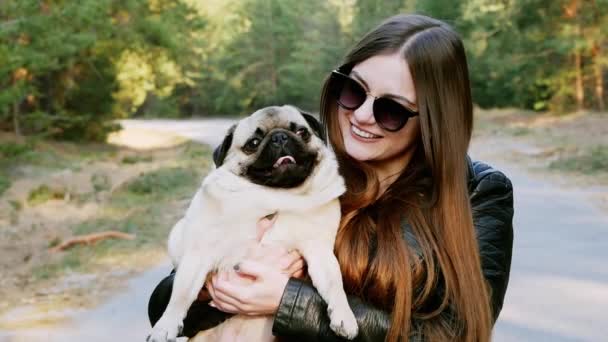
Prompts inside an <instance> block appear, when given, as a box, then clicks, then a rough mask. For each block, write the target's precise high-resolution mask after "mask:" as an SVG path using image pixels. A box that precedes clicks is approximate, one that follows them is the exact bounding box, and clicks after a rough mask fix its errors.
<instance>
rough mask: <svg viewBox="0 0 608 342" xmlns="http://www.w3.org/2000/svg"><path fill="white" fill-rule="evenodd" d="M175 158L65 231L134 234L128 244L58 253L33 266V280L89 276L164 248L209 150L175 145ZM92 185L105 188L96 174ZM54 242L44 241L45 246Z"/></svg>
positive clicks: (121, 242) (101, 244)
mask: <svg viewBox="0 0 608 342" xmlns="http://www.w3.org/2000/svg"><path fill="white" fill-rule="evenodd" d="M175 155H177V157H176V160H175V161H174V162H172V163H171V164H172V165H171V166H166V167H161V168H159V169H157V170H155V171H151V172H147V173H142V174H140V175H139V176H137V177H135V178H134V179H132V180H131V181H129V182H127V183H125V184H124V185H122V186H120V187H119V188H118V189H116V190H114V191H113V192H112V193H111V195H110V196H109V198H108V199H107V201H106V202H105V203H104V205H103V207H102V208H101V210H100V212H99V214H98V215H97V216H96V217H94V218H92V219H89V220H87V221H84V222H80V223H78V224H75V225H74V226H72V227H71V230H72V233H73V235H74V236H77V235H84V234H89V233H94V232H100V231H104V230H117V231H121V232H125V233H129V234H134V235H135V236H136V238H135V239H134V240H119V239H106V240H102V241H99V242H98V243H96V244H94V245H89V246H83V245H79V246H75V247H73V248H71V249H68V250H66V251H64V252H62V254H63V255H62V256H61V257H59V258H57V259H55V260H52V261H51V260H50V261H49V263H48V264H46V265H43V266H39V267H36V268H35V269H34V270H33V275H34V277H35V278H36V279H39V280H48V279H56V278H57V277H60V276H61V275H63V274H65V273H66V272H68V271H80V272H89V271H91V270H93V269H95V267H96V265H97V264H98V263H99V262H100V260H103V259H104V258H111V257H112V256H115V255H118V254H124V255H130V254H133V253H137V252H138V251H143V250H146V249H149V248H158V249H164V248H166V247H165V246H166V240H167V236H168V233H169V230H170V229H171V227H172V226H173V224H175V222H176V215H177V216H179V215H180V214H181V213H183V210H185V208H181V207H180V206H181V202H182V201H183V200H187V199H188V198H190V197H191V196H192V195H193V194H194V192H195V191H196V189H197V188H198V185H199V184H200V181H201V179H202V176H203V173H204V172H206V170H208V169H209V168H210V165H211V162H210V160H211V153H210V151H209V150H208V149H207V148H205V147H202V146H200V145H198V144H192V143H186V144H184V145H183V146H181V147H178V151H176V153H175ZM121 162H122V161H121ZM142 162H145V161H142ZM92 182H93V185H94V188H106V187H107V186H108V185H107V184H106V183H105V181H104V180H103V177H101V176H99V177H97V178H96V179H95V180H93V179H92ZM95 184H98V185H95ZM60 242H61V241H58V240H53V241H50V242H49V247H52V246H55V245H57V244H59V243H60Z"/></svg>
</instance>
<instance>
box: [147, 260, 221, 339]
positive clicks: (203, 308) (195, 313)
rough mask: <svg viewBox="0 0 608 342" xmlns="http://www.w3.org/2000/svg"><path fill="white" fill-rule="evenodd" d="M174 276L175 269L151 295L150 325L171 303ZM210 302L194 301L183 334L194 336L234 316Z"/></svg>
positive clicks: (149, 308) (149, 304)
mask: <svg viewBox="0 0 608 342" xmlns="http://www.w3.org/2000/svg"><path fill="white" fill-rule="evenodd" d="M174 277H175V270H173V271H172V272H171V274H169V275H168V276H167V277H165V278H164V279H163V280H161V282H160V283H159V284H158V285H157V286H156V288H155V289H154V291H153V292H152V295H151V296H150V301H149V302H148V318H149V319H150V325H152V326H154V324H156V322H157V321H158V320H159V319H160V317H161V316H162V315H163V313H164V312H165V309H166V308H167V304H169V299H170V298H171V291H172V289H173V278H174ZM208 303H209V301H199V300H196V301H194V303H192V305H191V306H190V308H189V309H188V313H187V314H186V318H184V330H183V332H182V334H183V336H187V337H193V336H194V335H196V334H197V333H198V332H199V331H202V330H207V329H210V328H213V327H215V326H216V325H218V324H220V323H222V322H223V321H225V320H226V319H228V318H229V317H231V316H232V315H231V314H227V313H225V312H222V311H219V310H217V309H216V308H213V307H210V306H209V305H208Z"/></svg>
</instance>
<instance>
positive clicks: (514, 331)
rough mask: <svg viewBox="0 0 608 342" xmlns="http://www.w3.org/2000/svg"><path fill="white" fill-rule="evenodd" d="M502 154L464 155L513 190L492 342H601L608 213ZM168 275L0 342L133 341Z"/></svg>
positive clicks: (207, 136) (195, 134) (606, 317)
mask: <svg viewBox="0 0 608 342" xmlns="http://www.w3.org/2000/svg"><path fill="white" fill-rule="evenodd" d="M230 124H231V121H230V120H222V119H218V120H212V121H202V120H198V121H185V122H183V121H179V122H178V121H170V120H159V121H152V122H142V121H133V120H129V121H126V122H125V125H126V126H127V127H128V126H129V125H131V127H139V128H148V129H156V130H159V131H165V132H172V133H177V134H181V135H184V136H186V137H188V138H191V139H194V140H197V141H201V142H203V143H209V144H211V145H217V144H219V143H220V142H221V140H222V137H223V135H224V133H225V131H226V130H227V128H228V127H229V126H230ZM507 148H509V147H508V146H505V145H504V144H497V145H488V144H487V143H486V142H484V144H479V143H477V144H475V143H474V144H473V147H472V150H471V155H472V156H473V158H480V159H483V160H486V161H488V162H490V163H491V164H493V165H494V166H496V167H498V168H500V169H501V170H503V171H504V172H505V173H506V174H507V175H508V176H509V177H510V178H511V180H512V182H513V184H514V188H515V244H514V246H515V247H514V252H513V264H512V271H511V281H510V284H509V288H508V291H507V297H506V301H505V306H504V308H503V311H502V314H501V316H500V319H499V321H498V323H497V325H496V328H495V334H494V341H497V342H516V341H517V342H520V341H531V342H537V341H552V342H561V341H563V342H566V341H608V313H607V311H608V214H606V212H602V211H600V210H599V209H598V207H597V206H596V205H595V204H594V203H593V202H591V200H590V196H589V194H588V193H586V192H584V191H577V192H574V191H571V190H566V189H562V188H560V186H559V185H558V184H556V183H552V182H550V181H549V180H545V179H539V178H537V176H533V175H531V174H529V173H528V172H526V171H525V170H524V169H523V168H521V167H519V166H517V165H514V164H510V163H507V162H505V161H504V160H503V159H504V158H501V157H500V154H501V149H503V150H505V149H507ZM517 148H522V146H518V147H517ZM523 148H525V147H523ZM596 191H598V190H597V189H596ZM599 191H605V189H599ZM168 269H169V266H168V265H165V266H161V267H159V268H157V269H155V270H151V271H149V272H148V273H146V274H144V275H142V276H141V277H139V278H137V279H134V280H133V281H132V282H131V284H130V289H129V290H127V291H125V292H122V293H121V294H119V295H117V296H116V297H115V298H114V299H112V300H111V301H109V302H108V303H107V304H105V305H103V306H101V307H100V308H98V309H96V310H94V311H92V312H89V313H87V314H85V315H82V316H80V317H79V318H78V319H77V320H76V321H74V322H73V324H70V325H66V326H64V327H61V328H59V329H55V330H53V331H52V332H48V331H46V332H41V331H38V332H36V331H28V332H27V333H25V332H19V333H15V332H10V333H6V332H5V333H4V335H2V332H0V341H2V342H4V341H11V342H13V341H15V342H16V341H111V342H114V341H116V340H120V341H141V340H143V338H142V336H144V335H145V334H146V332H147V331H148V323H147V318H146V311H145V310H146V304H147V296H148V294H149V293H150V292H151V290H152V288H151V287H152V286H153V285H154V284H155V282H157V281H158V279H160V277H161V276H162V275H164V274H166V273H167V272H168ZM3 336H4V337H3ZM9 336H13V337H12V338H10V337H9ZM20 336H21V337H20Z"/></svg>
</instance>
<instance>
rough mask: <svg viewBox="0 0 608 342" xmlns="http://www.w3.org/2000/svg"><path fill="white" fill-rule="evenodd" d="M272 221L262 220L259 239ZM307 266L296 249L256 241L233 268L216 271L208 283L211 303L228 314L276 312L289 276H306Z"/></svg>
mask: <svg viewBox="0 0 608 342" xmlns="http://www.w3.org/2000/svg"><path fill="white" fill-rule="evenodd" d="M264 220H269V221H264ZM272 223H274V218H270V219H262V220H261V221H260V223H258V233H259V234H258V238H259V239H261V237H262V236H263V234H264V232H265V231H266V230H268V229H269V228H270V227H271V226H272ZM260 226H262V228H263V229H260ZM260 230H261V233H260ZM305 268H306V264H305V262H304V259H303V258H302V256H301V255H300V254H299V253H298V252H297V251H291V252H289V251H287V250H285V249H284V248H282V247H278V246H264V245H257V244H256V245H254V246H252V248H250V250H249V252H248V254H247V259H246V260H245V261H243V262H241V263H240V264H239V265H236V266H235V270H234V271H230V272H222V273H220V274H216V275H214V276H213V277H212V278H211V281H210V282H207V289H208V290H209V294H210V295H211V298H212V299H213V300H212V301H211V302H210V303H209V305H211V306H214V307H216V308H218V309H220V310H222V311H224V312H228V313H237V314H243V315H270V314H274V313H275V312H276V310H277V308H278V306H279V303H280V301H281V296H282V295H283V291H284V290H285V286H286V285H287V281H288V280H289V278H290V277H292V276H293V277H303V276H304V275H305V274H306V271H305Z"/></svg>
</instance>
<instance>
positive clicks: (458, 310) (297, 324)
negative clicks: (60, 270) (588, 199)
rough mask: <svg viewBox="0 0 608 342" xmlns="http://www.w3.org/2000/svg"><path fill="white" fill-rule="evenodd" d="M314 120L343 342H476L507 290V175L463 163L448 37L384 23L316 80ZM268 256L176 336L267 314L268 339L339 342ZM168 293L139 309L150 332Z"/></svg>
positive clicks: (423, 24)
mask: <svg viewBox="0 0 608 342" xmlns="http://www.w3.org/2000/svg"><path fill="white" fill-rule="evenodd" d="M321 118H322V121H323V123H324V124H325V125H326V127H327V130H328V136H329V140H330V143H331V144H332V146H333V147H334V150H335V152H336V155H337V157H338V160H339V162H340V167H341V172H342V174H343V175H344V177H345V179H346V183H347V189H348V190H347V193H346V194H345V195H343V196H342V198H341V205H342V213H343V218H342V222H341V227H340V230H339V232H338V236H337V239H336V245H335V253H336V255H337V257H338V260H339V262H340V266H341V270H342V274H343V278H344V285H345V289H346V292H347V293H348V294H349V303H350V305H351V307H352V308H353V311H354V312H355V315H356V316H357V321H358V323H359V335H358V336H357V338H356V340H357V341H381V340H389V341H396V340H406V339H409V340H424V341H488V340H489V339H490V337H491V329H492V325H493V322H494V321H495V320H496V319H497V317H498V314H499V312H500V310H501V307H502V303H503V299H504V294H505V291H506V287H507V283H508V278H509V269H510V263H511V250H512V241H513V230H512V216H513V197H512V187H511V183H510V181H509V179H508V178H507V177H505V176H504V175H503V174H502V173H501V172H499V171H497V170H495V169H492V168H491V167H489V166H487V165H485V164H482V163H478V162H472V161H470V160H469V159H468V157H467V154H466V153H467V149H468V146H469V141H470V138H471V130H472V124H473V116H472V102H471V94H470V85H469V79H468V69H467V63H466V57H465V52H464V48H463V46H462V42H461V40H460V38H459V37H458V35H457V34H456V33H455V32H454V31H453V30H452V29H451V28H450V27H449V26H447V25H446V24H445V23H443V22H441V21H438V20H434V19H431V18H428V17H424V16H419V15H399V16H395V17H392V18H389V19H388V20H386V21H385V22H383V23H382V24H381V25H380V26H378V27H377V28H376V29H374V30H373V31H371V32H370V33H368V34H367V35H366V36H365V37H363V39H362V40H361V41H360V42H359V43H358V44H357V45H356V46H355V47H354V48H353V49H352V50H351V52H350V53H349V54H348V55H347V56H346V58H345V63H344V64H343V65H342V66H341V67H340V68H339V69H338V70H336V71H334V72H333V73H332V74H331V76H330V77H329V78H328V79H327V81H326V83H325V86H324V88H323V93H322V100H321ZM263 224H267V222H263ZM273 253H274V254H273ZM280 253H284V251H276V250H273V251H271V250H269V249H268V250H264V249H263V248H262V251H261V252H258V255H255V256H253V257H252V258H251V260H247V261H245V262H243V263H242V264H241V265H240V269H239V271H238V273H239V275H240V276H242V277H241V278H239V277H235V276H234V275H232V276H228V275H220V276H219V277H215V278H214V279H213V281H212V282H210V284H208V288H209V292H210V294H211V297H212V298H213V301H212V302H211V303H210V304H211V306H214V307H215V308H217V309H218V310H216V309H215V308H209V307H208V306H206V305H201V304H200V303H198V304H197V305H193V307H192V309H191V311H190V312H189V314H188V317H187V318H186V320H185V324H186V331H185V333H186V334H187V335H188V334H190V335H192V334H194V333H195V332H196V331H197V330H200V329H204V328H208V327H210V326H213V325H215V324H217V323H218V322H219V321H221V320H222V319H224V318H225V317H226V315H225V314H223V312H227V313H240V314H271V315H274V326H273V332H274V333H275V335H276V336H280V337H286V338H287V339H288V340H293V339H303V340H316V341H336V340H340V339H339V338H337V337H336V336H335V335H334V334H333V333H332V331H331V329H329V320H328V318H327V314H326V312H325V311H326V307H325V304H324V302H323V301H322V299H321V298H320V296H319V295H318V294H317V293H316V291H315V289H314V288H313V287H312V286H311V285H310V284H309V283H307V282H306V281H304V280H300V279H298V278H296V277H290V275H293V273H299V272H300V268H301V266H302V264H301V261H300V260H299V256H298V255H297V254H296V255H294V253H291V254H285V255H282V256H281V262H282V263H284V264H281V265H279V266H276V264H277V262H276V260H274V261H268V260H269V259H272V258H269V257H268V256H269V255H274V256H275V257H276V255H278V254H280ZM246 276H250V277H253V278H254V279H255V280H254V281H253V285H249V284H248V283H247V282H246V281H244V280H243V277H246ZM170 286H171V278H170V277H168V278H166V279H165V280H163V282H161V284H160V285H159V287H157V290H156V291H155V294H153V296H152V298H151V302H150V313H151V319H152V320H153V321H154V317H158V316H160V313H162V310H164V306H163V304H162V303H161V302H163V301H164V302H166V301H168V294H167V293H168V292H169V293H170ZM164 305H166V303H165V304H164ZM197 310H198V311H199V312H196V311H197ZM156 319H158V318H156Z"/></svg>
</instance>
